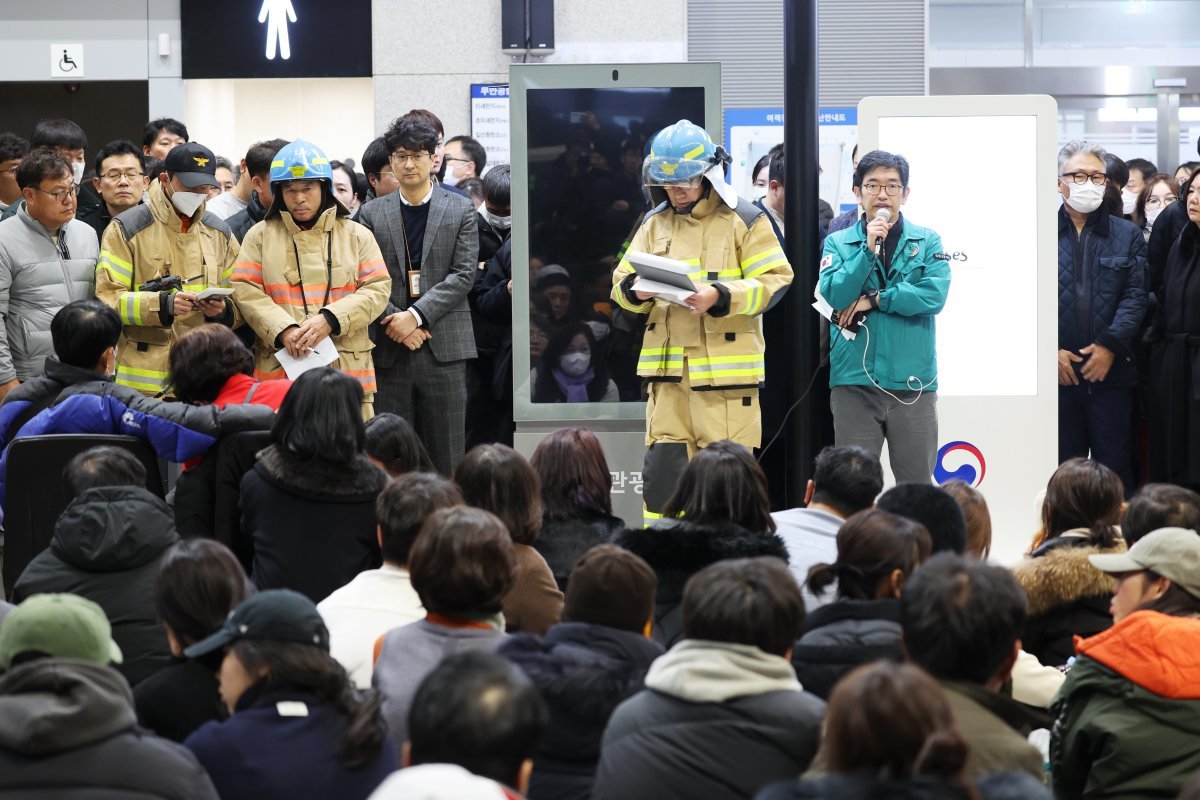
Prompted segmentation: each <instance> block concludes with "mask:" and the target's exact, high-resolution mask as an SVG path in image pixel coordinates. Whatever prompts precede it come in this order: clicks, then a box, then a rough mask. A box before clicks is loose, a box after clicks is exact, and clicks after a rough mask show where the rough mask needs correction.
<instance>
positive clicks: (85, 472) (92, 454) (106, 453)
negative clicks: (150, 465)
mask: <svg viewBox="0 0 1200 800" xmlns="http://www.w3.org/2000/svg"><path fill="white" fill-rule="evenodd" d="M62 479H63V489H65V490H66V493H67V496H68V497H78V496H79V495H80V494H82V493H83V492H85V491H87V490H88V489H96V488H99V487H101V486H141V487H144V486H145V485H146V468H145V466H143V465H142V462H141V461H139V460H138V459H137V457H136V456H134V455H133V454H132V453H130V452H129V451H128V450H126V449H124V448H121V447H109V446H105V447H93V448H91V449H90V450H85V451H83V452H82V453H80V454H79V455H77V456H75V457H74V458H72V459H71V460H70V461H69V462H68V463H67V466H66V468H64V469H63V476H62Z"/></svg>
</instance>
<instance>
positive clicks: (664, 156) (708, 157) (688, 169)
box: [642, 119, 719, 187]
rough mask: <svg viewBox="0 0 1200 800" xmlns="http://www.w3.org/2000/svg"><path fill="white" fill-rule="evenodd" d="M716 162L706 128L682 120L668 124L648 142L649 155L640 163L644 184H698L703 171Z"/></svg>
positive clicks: (717, 158) (715, 154)
mask: <svg viewBox="0 0 1200 800" xmlns="http://www.w3.org/2000/svg"><path fill="white" fill-rule="evenodd" d="M718 161H719V156H718V153H717V148H716V146H715V145H714V144H713V140H712V137H711V136H709V135H708V131H706V130H704V128H701V127H700V126H699V125H696V124H695V123H693V122H691V121H689V120H686V119H681V120H679V122H676V123H675V124H674V125H668V126H667V127H666V128H663V129H662V130H661V131H659V132H658V133H656V134H655V135H654V138H653V139H652V140H651V141H650V154H649V155H648V156H646V160H645V161H644V162H642V183H644V184H645V185H646V186H692V187H695V186H699V185H700V182H701V180H702V179H703V178H704V174H705V173H706V172H708V171H709V169H711V168H712V166H713V165H714V164H716V163H718Z"/></svg>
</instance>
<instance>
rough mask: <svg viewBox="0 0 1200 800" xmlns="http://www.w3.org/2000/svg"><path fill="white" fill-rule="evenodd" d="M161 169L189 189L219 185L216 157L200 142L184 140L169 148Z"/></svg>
mask: <svg viewBox="0 0 1200 800" xmlns="http://www.w3.org/2000/svg"><path fill="white" fill-rule="evenodd" d="M163 171H164V172H169V173H171V174H172V175H174V176H175V177H177V178H179V182H180V183H182V184H183V185H184V186H186V187H187V188H189V189H195V188H196V187H197V186H220V185H221V184H219V183H218V182H217V157H216V156H215V155H213V151H212V150H209V149H208V148H207V147H205V146H204V145H202V144H196V143H195V142H184V143H183V144H180V145H176V146H175V147H172V148H171V152H169V153H167V157H166V158H165V159H163Z"/></svg>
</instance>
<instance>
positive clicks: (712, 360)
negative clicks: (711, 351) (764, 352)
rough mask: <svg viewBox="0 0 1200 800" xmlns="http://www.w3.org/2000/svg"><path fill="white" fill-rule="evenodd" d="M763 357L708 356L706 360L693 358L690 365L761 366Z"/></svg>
mask: <svg viewBox="0 0 1200 800" xmlns="http://www.w3.org/2000/svg"><path fill="white" fill-rule="evenodd" d="M762 363H763V357H762V356H756V355H741V356H709V357H707V358H693V359H692V364H695V365H699V366H702V367H707V366H710V365H712V364H758V365H760V366H761V365H762Z"/></svg>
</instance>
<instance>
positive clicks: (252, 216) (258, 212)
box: [225, 192, 267, 242]
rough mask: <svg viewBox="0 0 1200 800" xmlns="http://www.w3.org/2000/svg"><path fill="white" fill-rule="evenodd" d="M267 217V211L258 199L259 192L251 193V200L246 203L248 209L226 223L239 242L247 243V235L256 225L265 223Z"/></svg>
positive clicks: (229, 218) (244, 209)
mask: <svg viewBox="0 0 1200 800" xmlns="http://www.w3.org/2000/svg"><path fill="white" fill-rule="evenodd" d="M266 216H267V209H265V208H264V207H263V204H262V201H261V200H259V199H258V192H251V193H250V200H249V201H248V202H247V203H246V207H245V208H243V209H242V210H241V211H239V212H237V213H236V214H234V215H233V216H231V217H227V218H226V219H225V222H227V223H228V224H229V229H230V230H231V231H233V235H234V236H235V237H237V240H238V241H239V242H244V241H246V234H247V233H249V232H250V229H251V228H253V227H254V226H255V225H257V224H258V223H260V222H262V221H263V218H264V217H266Z"/></svg>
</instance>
